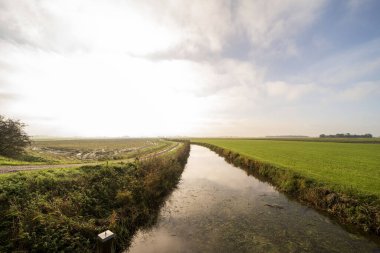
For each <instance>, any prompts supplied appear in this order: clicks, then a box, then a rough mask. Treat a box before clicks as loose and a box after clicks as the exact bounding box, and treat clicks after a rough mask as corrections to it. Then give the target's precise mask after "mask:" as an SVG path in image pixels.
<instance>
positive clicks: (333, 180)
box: [192, 139, 380, 197]
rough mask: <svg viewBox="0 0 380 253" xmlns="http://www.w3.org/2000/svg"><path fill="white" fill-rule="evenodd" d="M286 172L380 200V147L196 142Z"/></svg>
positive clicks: (291, 143) (312, 143)
mask: <svg viewBox="0 0 380 253" xmlns="http://www.w3.org/2000/svg"><path fill="white" fill-rule="evenodd" d="M192 141H195V142H203V143H209V144H213V145H216V146H218V147H221V148H224V149H228V150H231V151H235V152H237V153H239V154H241V155H243V156H246V157H249V158H253V159H255V160H258V161H261V162H265V163H270V164H272V165H275V166H277V167H281V168H285V169H288V170H291V171H294V172H296V173H299V174H300V175H302V176H304V177H306V178H310V179H313V180H316V181H318V182H322V183H324V184H327V185H329V186H330V187H331V188H332V189H335V190H339V191H344V192H359V193H362V194H365V195H376V196H377V197H380V145H377V144H364V143H337V142H331V141H329V142H312V141H295V140H292V141H284V140H262V139H261V140H257V139H256V140H244V139H192Z"/></svg>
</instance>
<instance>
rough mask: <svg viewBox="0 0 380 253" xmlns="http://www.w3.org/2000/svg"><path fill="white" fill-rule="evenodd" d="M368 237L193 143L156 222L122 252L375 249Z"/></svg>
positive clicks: (371, 250) (338, 250) (374, 244)
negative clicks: (177, 179) (351, 231)
mask: <svg viewBox="0 0 380 253" xmlns="http://www.w3.org/2000/svg"><path fill="white" fill-rule="evenodd" d="M379 248H380V247H379V245H378V244H377V243H375V241H374V240H371V239H369V238H367V237H364V236H361V235H359V234H356V233H350V232H348V231H347V230H345V229H343V228H342V227H341V226H339V225H338V224H336V223H335V222H334V220H332V219H330V218H329V217H327V216H325V215H322V214H320V213H318V212H317V211H315V210H313V209H311V208H309V207H307V206H305V205H302V204H300V203H298V202H297V201H294V200H291V199H289V198H287V197H286V196H285V195H284V194H282V193H279V192H278V191H276V189H275V188H274V187H273V186H271V185H270V184H268V183H265V182H261V181H259V180H258V179H256V178H255V177H252V176H248V175H247V174H246V172H245V171H243V170H241V169H239V168H237V167H235V166H233V165H231V164H228V163H227V162H226V161H225V160H224V159H223V158H221V157H219V156H218V155H217V154H215V153H213V152H212V151H210V150H209V149H207V148H204V147H200V146H195V145H192V147H191V152H190V157H189V160H188V164H187V165H186V168H185V170H184V172H183V174H182V179H181V182H180V183H179V185H178V188H177V189H176V190H175V191H173V193H172V194H171V196H170V197H169V198H168V200H167V201H166V203H165V205H164V206H163V207H162V209H161V211H160V216H159V218H158V222H157V224H156V225H155V226H154V227H153V228H150V229H146V230H141V231H139V232H138V233H137V234H136V235H135V237H134V239H133V241H132V244H131V247H130V248H129V250H128V251H127V252H129V253H142V252H144V253H145V252H157V253H161V252H162V253H163V252H376V253H377V252H380V249H379Z"/></svg>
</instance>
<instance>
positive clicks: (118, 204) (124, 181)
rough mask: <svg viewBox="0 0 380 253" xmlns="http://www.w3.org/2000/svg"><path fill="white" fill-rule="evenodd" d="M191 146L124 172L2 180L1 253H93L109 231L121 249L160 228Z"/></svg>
mask: <svg viewBox="0 0 380 253" xmlns="http://www.w3.org/2000/svg"><path fill="white" fill-rule="evenodd" d="M188 155H189V144H188V143H187V144H185V145H183V146H182V147H180V148H179V149H178V150H177V152H175V153H174V154H171V155H170V156H164V157H158V158H153V159H150V160H146V161H142V162H135V163H128V164H126V165H122V166H110V167H108V166H85V167H81V168H78V169H62V170H45V171H36V172H20V173H16V174H12V175H9V176H5V177H1V178H0V217H2V218H1V221H0V252H11V251H17V250H26V251H29V252H59V251H64V252H92V251H93V250H94V247H95V240H96V235H97V234H98V233H100V232H102V231H103V230H106V229H110V230H112V231H113V232H115V233H116V234H117V249H118V250H119V251H120V250H121V249H123V248H125V247H127V246H128V245H129V243H130V239H131V238H132V236H133V234H134V233H135V231H136V230H137V229H138V228H140V227H143V226H148V225H149V224H152V223H154V222H155V220H156V218H157V215H158V211H159V207H160V205H161V204H162V203H163V202H164V200H165V197H166V196H167V195H168V194H169V193H170V191H171V190H172V189H173V188H174V187H175V186H176V184H177V183H178V180H179V178H180V175H181V173H182V171H183V168H184V165H185V163H186V160H187V157H188Z"/></svg>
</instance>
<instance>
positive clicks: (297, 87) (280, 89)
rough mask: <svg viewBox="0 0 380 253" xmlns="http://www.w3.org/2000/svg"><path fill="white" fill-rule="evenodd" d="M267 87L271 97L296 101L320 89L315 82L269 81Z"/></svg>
mask: <svg viewBox="0 0 380 253" xmlns="http://www.w3.org/2000/svg"><path fill="white" fill-rule="evenodd" d="M265 88H266V93H267V94H268V96H269V97H277V98H283V99H286V100H288V101H294V100H296V99H299V98H302V97H304V96H305V95H308V94H312V93H315V92H317V91H318V90H319V89H318V87H317V86H316V85H315V84H288V83H286V82H282V81H277V82H268V83H266V84H265Z"/></svg>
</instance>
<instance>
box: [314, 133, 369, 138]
mask: <svg viewBox="0 0 380 253" xmlns="http://www.w3.org/2000/svg"><path fill="white" fill-rule="evenodd" d="M372 137H373V136H372V134H350V133H346V134H330V135H327V134H321V135H320V136H319V138H372Z"/></svg>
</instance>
